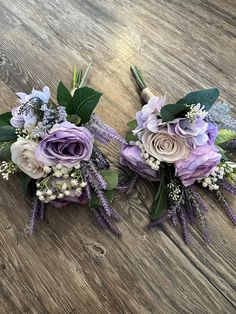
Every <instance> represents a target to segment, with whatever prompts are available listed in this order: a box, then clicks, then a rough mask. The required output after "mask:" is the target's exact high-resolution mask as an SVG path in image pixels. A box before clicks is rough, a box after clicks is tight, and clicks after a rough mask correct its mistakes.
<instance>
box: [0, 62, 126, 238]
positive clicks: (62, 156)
mask: <svg viewBox="0 0 236 314" xmlns="http://www.w3.org/2000/svg"><path fill="white" fill-rule="evenodd" d="M90 66H91V64H90V65H89V66H88V68H87V69H86V71H85V73H84V74H83V72H82V71H78V72H77V70H76V68H75V70H74V75H73V80H72V90H71V92H70V91H69V90H68V89H67V88H66V87H65V85H64V84H63V83H62V82H60V83H59V85H58V89H57V103H55V102H53V101H52V99H51V94H50V90H49V88H48V87H44V88H43V90H42V91H39V90H35V89H33V90H32V92H31V94H29V95H28V94H25V93H17V96H18V97H19V104H18V106H17V107H15V108H13V109H12V111H11V112H7V113H4V114H2V115H0V142H1V146H0V156H1V160H2V162H1V166H0V173H1V175H2V177H3V178H4V179H6V180H8V178H9V174H12V173H16V172H22V185H23V189H24V190H25V191H26V190H27V188H28V187H32V186H33V188H34V191H35V196H34V201H33V207H32V211H31V216H30V232H31V233H32V232H33V230H34V224H35V220H36V219H40V220H43V219H44V217H45V208H46V205H47V204H48V203H51V204H53V205H54V206H56V207H62V206H66V205H68V204H70V203H78V204H87V203H88V204H89V207H90V209H91V210H92V212H93V213H94V214H95V216H96V218H97V220H98V222H99V223H100V225H102V226H103V227H105V228H108V229H110V230H111V231H113V232H114V233H115V234H117V235H119V231H118V229H117V228H116V227H115V226H114V225H113V224H112V222H111V218H115V219H118V215H117V214H116V213H115V211H114V210H113V209H112V207H111V205H110V202H111V201H112V198H113V194H114V190H115V188H116V186H117V184H118V175H117V173H116V172H114V171H113V170H111V169H110V166H109V162H108V160H107V159H106V157H105V156H104V154H103V153H102V151H101V150H100V149H99V147H98V146H97V144H96V142H95V141H96V140H97V141H98V142H100V143H102V144H108V143H109V142H110V141H114V142H116V143H118V144H122V143H123V142H124V141H123V139H122V138H121V137H120V136H119V135H118V134H117V133H116V131H115V130H114V129H112V128H111V127H109V126H108V125H106V124H105V123H104V122H102V120H101V119H100V118H99V117H98V116H96V115H95V114H94V113H93V111H94V109H95V107H96V105H97V104H98V102H99V99H100V97H101V95H102V94H101V93H99V92H97V91H96V90H94V89H92V88H90V87H86V86H84V83H85V79H86V76H87V74H88V70H89V68H90Z"/></svg>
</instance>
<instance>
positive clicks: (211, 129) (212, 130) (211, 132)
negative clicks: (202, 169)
mask: <svg viewBox="0 0 236 314" xmlns="http://www.w3.org/2000/svg"><path fill="white" fill-rule="evenodd" d="M207 135H208V144H210V145H211V144H214V143H215V140H216V137H217V135H218V127H217V126H216V125H215V124H214V123H212V122H208V129H207Z"/></svg>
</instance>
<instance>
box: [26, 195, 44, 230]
mask: <svg viewBox="0 0 236 314" xmlns="http://www.w3.org/2000/svg"><path fill="white" fill-rule="evenodd" d="M44 209H45V204H43V203H42V202H41V201H40V200H39V199H38V198H37V197H35V198H34V199H33V204H32V209H31V213H30V220H29V231H30V234H33V233H34V226H35V222H36V220H37V219H40V220H44Z"/></svg>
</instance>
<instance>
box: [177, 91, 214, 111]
mask: <svg viewBox="0 0 236 314" xmlns="http://www.w3.org/2000/svg"><path fill="white" fill-rule="evenodd" d="M219 95H220V92H219V89H218V88H210V89H202V90H200V91H196V92H192V93H189V94H187V95H186V96H185V97H184V98H181V99H180V100H179V101H177V103H176V104H183V103H185V104H188V105H192V104H196V105H197V104H198V103H200V104H201V105H204V106H205V110H209V109H210V108H211V106H212V105H213V104H214V102H215V101H216V100H217V98H218V97H219Z"/></svg>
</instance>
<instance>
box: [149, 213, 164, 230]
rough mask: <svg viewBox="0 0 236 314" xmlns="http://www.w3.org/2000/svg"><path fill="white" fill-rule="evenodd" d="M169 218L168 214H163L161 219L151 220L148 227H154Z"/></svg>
mask: <svg viewBox="0 0 236 314" xmlns="http://www.w3.org/2000/svg"><path fill="white" fill-rule="evenodd" d="M167 219H168V216H167V215H163V216H161V217H160V218H159V219H157V220H154V221H152V222H150V223H149V224H148V225H147V228H154V227H157V226H159V225H162V224H163V223H164V222H165V221H166V220H167Z"/></svg>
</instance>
